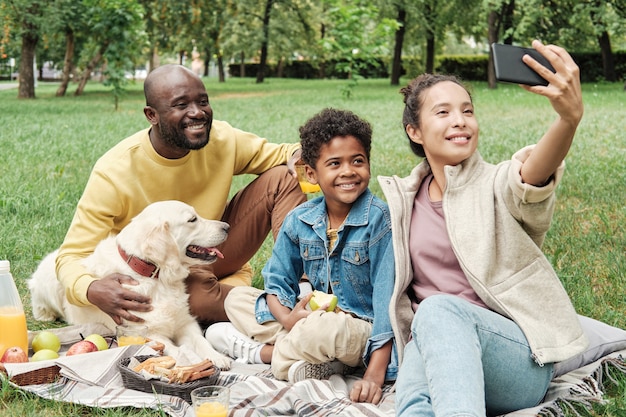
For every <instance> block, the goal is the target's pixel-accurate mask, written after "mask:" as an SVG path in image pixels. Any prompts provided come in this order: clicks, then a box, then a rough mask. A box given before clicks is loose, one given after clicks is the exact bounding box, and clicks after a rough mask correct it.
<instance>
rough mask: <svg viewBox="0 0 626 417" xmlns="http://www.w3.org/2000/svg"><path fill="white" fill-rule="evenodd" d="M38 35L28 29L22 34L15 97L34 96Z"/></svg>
mask: <svg viewBox="0 0 626 417" xmlns="http://www.w3.org/2000/svg"><path fill="white" fill-rule="evenodd" d="M38 41H39V36H37V35H35V34H34V32H31V31H28V32H26V33H25V34H24V35H22V52H21V60H20V70H19V72H20V79H19V87H18V92H17V98H35V48H36V47H37V42H38Z"/></svg>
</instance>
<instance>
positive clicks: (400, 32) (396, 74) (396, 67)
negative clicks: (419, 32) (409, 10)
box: [391, 6, 406, 85]
mask: <svg viewBox="0 0 626 417" xmlns="http://www.w3.org/2000/svg"><path fill="white" fill-rule="evenodd" d="M396 22H397V23H398V28H397V29H396V34H395V42H394V47H393V58H392V61H391V85H399V84H400V76H401V75H402V44H403V43H404V33H405V27H406V10H405V9H404V7H403V6H399V7H398V16H397V17H396Z"/></svg>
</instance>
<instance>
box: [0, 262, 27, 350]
mask: <svg viewBox="0 0 626 417" xmlns="http://www.w3.org/2000/svg"><path fill="white" fill-rule="evenodd" d="M13 346H19V347H20V348H22V349H23V350H24V352H26V353H27V354H28V329H27V327H26V316H25V315H24V307H23V305H22V300H20V295H19V293H18V292H17V287H16V286H15V281H13V276H12V275H11V264H10V262H9V261H0V357H2V355H4V351H5V350H7V349H8V348H10V347H13Z"/></svg>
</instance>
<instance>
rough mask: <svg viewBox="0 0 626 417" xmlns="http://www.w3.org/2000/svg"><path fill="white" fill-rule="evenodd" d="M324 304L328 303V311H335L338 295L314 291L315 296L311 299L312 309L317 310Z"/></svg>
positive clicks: (310, 305)
mask: <svg viewBox="0 0 626 417" xmlns="http://www.w3.org/2000/svg"><path fill="white" fill-rule="evenodd" d="M324 304H328V307H327V308H326V311H334V310H335V307H337V296H336V295H335V294H326V293H325V292H322V291H318V290H315V291H313V296H312V297H311V299H310V300H309V307H311V310H313V311H315V310H317V309H318V308H320V307H322V306H323V305H324Z"/></svg>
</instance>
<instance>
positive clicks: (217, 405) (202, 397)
mask: <svg viewBox="0 0 626 417" xmlns="http://www.w3.org/2000/svg"><path fill="white" fill-rule="evenodd" d="M229 401H230V388H228V387H223V386H219V385H208V386H206V387H200V388H196V389H194V390H193V391H191V405H192V407H193V411H194V413H195V415H196V417H226V416H227V415H228V403H229Z"/></svg>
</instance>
